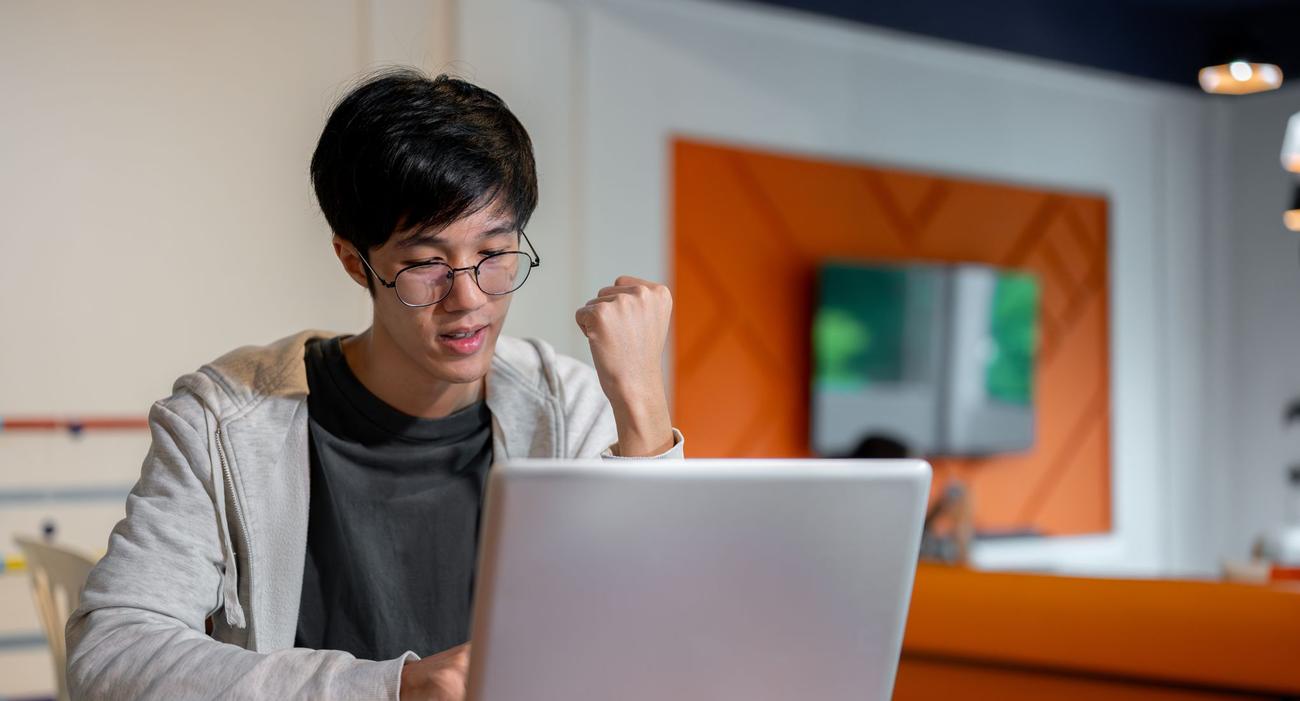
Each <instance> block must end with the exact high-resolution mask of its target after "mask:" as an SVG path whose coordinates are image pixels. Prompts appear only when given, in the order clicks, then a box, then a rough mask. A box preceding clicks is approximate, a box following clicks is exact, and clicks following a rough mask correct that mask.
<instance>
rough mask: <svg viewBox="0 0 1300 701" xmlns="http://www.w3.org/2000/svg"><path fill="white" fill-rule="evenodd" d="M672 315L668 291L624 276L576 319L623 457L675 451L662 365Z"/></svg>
mask: <svg viewBox="0 0 1300 701" xmlns="http://www.w3.org/2000/svg"><path fill="white" fill-rule="evenodd" d="M672 309H673V295H672V292H670V291H669V290H668V288H667V287H665V286H664V285H660V284H658V283H655V282H650V281H648V280H642V279H640V278H635V277H631V276H629V275H622V276H620V277H619V278H618V279H617V280H615V281H614V284H613V285H611V286H610V287H603V288H601V289H600V291H599V292H597V293H596V298H595V299H592V300H591V301H589V302H587V303H586V304H585V305H583V306H582V307H581V308H580V309H578V313H577V315H576V319H577V321H578V327H579V328H581V329H582V333H583V334H584V335H585V336H586V337H587V341H588V342H589V343H590V344H591V359H592V361H593V362H594V363H595V365H596V374H597V375H598V376H599V377H600V387H601V389H602V390H604V392H605V396H606V397H608V398H609V403H610V405H611V406H612V407H613V409H614V421H615V423H616V424H617V425H618V454H619V455H622V456H624V457H640V456H651V455H658V454H659V453H662V452H664V451H666V450H668V449H669V448H671V447H672V446H673V427H672V421H671V420H670V419H669V417H668V399H667V396H666V394H665V392H664V380H663V366H662V365H661V362H662V358H663V354H664V342H665V340H666V339H667V337H668V321H669V319H670V318H671V316H672Z"/></svg>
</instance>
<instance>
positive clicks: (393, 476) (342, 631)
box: [294, 338, 492, 660]
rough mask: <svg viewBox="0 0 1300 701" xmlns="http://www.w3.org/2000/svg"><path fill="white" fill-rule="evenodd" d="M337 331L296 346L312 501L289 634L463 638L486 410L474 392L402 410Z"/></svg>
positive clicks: (486, 440)
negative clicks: (386, 398)
mask: <svg viewBox="0 0 1300 701" xmlns="http://www.w3.org/2000/svg"><path fill="white" fill-rule="evenodd" d="M339 341H340V338H330V339H323V340H320V341H317V342H313V343H310V344H309V345H308V346H307V350H306V361H307V386H308V390H309V395H308V397H307V413H308V425H309V427H310V428H309V432H310V438H311V440H310V456H311V507H310V511H309V515H308V524H307V557H306V567H305V568H304V571H303V585H302V600H301V607H300V609H299V612H298V632H297V637H296V640H295V643H294V644H295V645H296V646H298V647H307V648H315V649H328V650H344V651H347V652H350V653H352V654H353V655H355V656H356V657H358V658H360V659H368V660H386V659H392V658H394V657H397V656H398V655H401V654H402V653H403V652H405V651H406V650H411V651H413V652H415V653H416V654H418V655H420V656H422V657H423V656H427V655H431V654H434V653H436V652H440V651H442V650H445V649H447V648H450V647H454V646H456V645H459V644H461V643H464V642H466V641H468V640H469V618H470V611H471V600H472V596H473V584H474V564H475V562H474V560H475V552H476V549H477V545H478V523H479V512H480V510H481V508H482V503H483V499H482V497H483V491H484V488H485V485H486V479H487V471H488V467H489V466H490V465H491V463H492V430H491V423H492V422H491V415H490V414H489V412H488V409H487V406H486V404H484V403H483V402H479V403H477V404H474V405H472V406H469V407H466V408H465V409H462V410H461V411H458V412H456V413H455V414H452V415H451V416H447V417H444V418H440V419H422V418H418V417H413V416H409V415H407V414H404V413H402V412H400V411H398V410H396V409H394V408H393V407H391V406H389V405H387V404H385V403H384V402H383V400H381V399H379V398H378V397H376V396H375V395H373V394H371V393H370V391H369V390H367V389H366V388H365V386H364V385H362V384H361V381H360V380H358V379H357V377H356V375H354V374H352V371H351V369H350V368H349V367H348V364H347V360H346V359H345V358H344V356H343V349H342V347H341V346H340V344H339Z"/></svg>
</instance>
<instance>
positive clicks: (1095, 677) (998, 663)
mask: <svg viewBox="0 0 1300 701" xmlns="http://www.w3.org/2000/svg"><path fill="white" fill-rule="evenodd" d="M1298 695H1300V587H1297V586H1295V585H1274V586H1254V585H1245V584H1227V583H1215V582H1198V581H1179V580H1122V579H1088V578H1079V577H1058V576H1050V575H1031V574H1006V573H988V572H977V571H972V570H967V569H961V568H950V567H942V566H937V565H922V566H921V567H920V568H919V569H918V570H917V575H916V585H915V588H914V590H913V594H912V605H911V612H910V615H909V617H908V622H907V633H906V636H905V637H904V641H903V657H902V661H901V663H900V665H899V671H898V681H897V684H896V686H895V691H894V698H895V699H896V701H918V700H921V699H941V698H942V699H949V698H953V699H955V698H962V699H974V698H997V699H1008V700H1009V701H1010V700H1015V699H1082V698H1108V699H1130V698H1131V699H1156V700H1164V699H1168V700H1170V701H1173V700H1174V699H1186V700H1188V701H1191V700H1193V699H1204V700H1206V701H1208V700H1210V699H1282V698H1290V697H1295V696H1298Z"/></svg>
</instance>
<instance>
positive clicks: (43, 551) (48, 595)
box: [14, 536, 95, 699]
mask: <svg viewBox="0 0 1300 701" xmlns="http://www.w3.org/2000/svg"><path fill="white" fill-rule="evenodd" d="M14 542H15V543H17V544H18V547H19V549H21V550H22V551H23V557H25V558H26V559H27V571H28V572H29V573H30V574H31V579H32V598H34V599H35V600H36V613H37V614H38V615H39V616H40V619H41V626H42V627H43V628H44V629H45V637H46V639H47V640H49V642H50V655H51V656H52V657H53V658H54V678H55V679H56V680H58V685H59V699H67V698H68V678H67V668H68V665H67V650H66V647H65V642H64V639H63V627H64V626H65V625H66V624H67V622H68V616H69V615H71V614H72V612H73V611H74V610H75V609H76V608H77V606H78V605H80V603H81V587H82V586H84V585H85V583H86V576H87V575H89V574H90V568H92V567H94V566H95V558H94V557H91V556H90V555H87V554H85V553H82V552H80V551H78V550H74V549H71V548H68V547H66V546H62V545H56V544H54V543H46V542H43V541H40V540H36V539H33V538H26V537H23V536H18V537H15V538H14Z"/></svg>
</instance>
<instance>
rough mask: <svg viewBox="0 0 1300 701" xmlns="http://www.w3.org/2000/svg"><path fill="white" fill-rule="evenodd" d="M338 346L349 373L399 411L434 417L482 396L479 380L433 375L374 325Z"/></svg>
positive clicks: (466, 404) (412, 414) (462, 407)
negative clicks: (448, 378)
mask: <svg viewBox="0 0 1300 701" xmlns="http://www.w3.org/2000/svg"><path fill="white" fill-rule="evenodd" d="M341 345H342V347H343V357H344V358H346V359H347V363H348V368H349V369H351V370H352V374H354V375H356V376H357V379H358V380H360V381H361V384H362V385H364V386H365V388H366V389H367V390H369V391H370V393H371V394H374V395H375V396H376V397H379V398H380V399H381V400H383V402H384V403H385V404H387V405H389V406H391V407H393V408H394V409H396V410H398V411H400V412H402V413H403V414H408V415H410V416H416V417H419V418H422V419H438V418H442V417H444V416H447V415H449V414H453V413H455V412H457V411H459V410H461V409H464V408H465V407H467V406H469V405H471V404H473V403H474V402H477V401H479V400H480V399H481V398H482V396H483V380H478V381H475V382H468V383H456V382H448V381H446V380H442V379H439V378H436V377H433V376H431V375H430V374H429V373H428V371H427V370H426V369H425V368H422V367H420V366H419V365H418V364H416V363H415V362H414V361H413V360H412V359H411V358H410V357H409V356H408V355H406V354H405V353H403V352H402V351H401V349H400V348H398V347H397V344H395V343H393V340H392V338H391V337H389V336H388V335H387V334H385V333H384V332H383V330H382V329H379V330H376V328H375V327H374V326H371V327H370V328H368V329H366V330H365V331H363V332H362V333H360V334H358V335H356V336H352V337H351V338H346V339H344V340H343V342H342V344H341Z"/></svg>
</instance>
